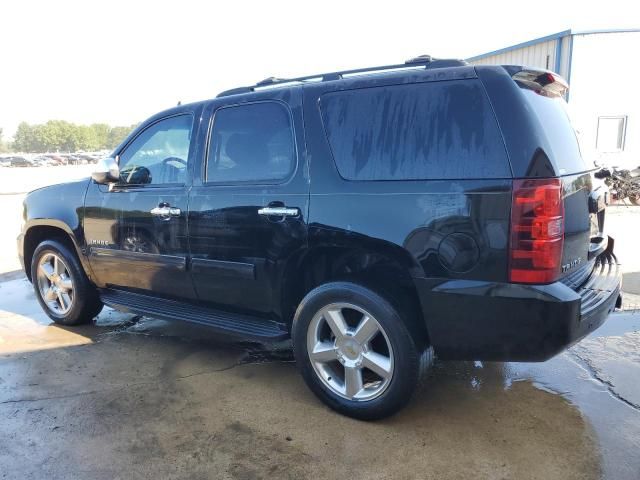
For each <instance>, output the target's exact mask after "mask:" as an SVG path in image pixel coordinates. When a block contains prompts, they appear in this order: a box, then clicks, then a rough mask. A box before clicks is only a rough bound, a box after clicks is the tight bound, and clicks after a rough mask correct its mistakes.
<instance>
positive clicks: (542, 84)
mask: <svg viewBox="0 0 640 480" xmlns="http://www.w3.org/2000/svg"><path fill="white" fill-rule="evenodd" d="M503 67H504V69H505V70H506V71H507V72H508V73H509V75H511V78H513V80H514V81H515V82H516V83H517V84H518V85H519V86H520V87H522V88H527V89H529V90H533V91H535V92H536V93H539V94H540V95H544V96H546V97H562V96H563V95H564V94H565V93H567V91H568V90H569V84H568V83H567V81H566V80H565V79H564V78H562V77H561V76H560V75H558V74H557V73H555V72H552V71H550V70H544V69H536V68H530V67H520V66H514V65H503Z"/></svg>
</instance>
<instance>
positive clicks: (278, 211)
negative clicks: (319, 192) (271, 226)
mask: <svg viewBox="0 0 640 480" xmlns="http://www.w3.org/2000/svg"><path fill="white" fill-rule="evenodd" d="M258 215H265V216H268V217H297V216H298V215H300V209H298V208H288V207H264V208H261V209H260V210H258Z"/></svg>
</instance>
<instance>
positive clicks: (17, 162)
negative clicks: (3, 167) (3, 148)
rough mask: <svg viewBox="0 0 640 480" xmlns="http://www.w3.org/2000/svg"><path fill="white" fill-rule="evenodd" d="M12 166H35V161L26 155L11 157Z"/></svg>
mask: <svg viewBox="0 0 640 480" xmlns="http://www.w3.org/2000/svg"><path fill="white" fill-rule="evenodd" d="M9 161H10V162H11V166H12V167H33V162H31V161H29V160H27V159H26V158H24V157H9Z"/></svg>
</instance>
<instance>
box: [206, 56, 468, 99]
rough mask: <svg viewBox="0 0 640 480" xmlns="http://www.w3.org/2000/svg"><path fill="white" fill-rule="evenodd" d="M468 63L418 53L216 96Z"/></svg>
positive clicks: (273, 80) (270, 81) (272, 79)
mask: <svg viewBox="0 0 640 480" xmlns="http://www.w3.org/2000/svg"><path fill="white" fill-rule="evenodd" d="M463 65H468V63H467V62H466V61H464V60H456V59H437V58H432V57H431V55H420V56H418V57H415V58H411V59H409V60H407V61H406V62H404V63H399V64H396V65H383V66H379V67H368V68H356V69H354V70H342V71H339V72H330V73H321V74H316V75H307V76H304V77H295V78H276V77H269V78H265V79H264V80H262V81H260V82H258V83H256V84H255V85H252V86H250V87H238V88H232V89H231V90H225V91H224V92H221V93H219V94H218V97H226V96H229V95H237V94H240V93H250V92H255V91H259V90H262V89H268V88H277V87H283V86H287V85H296V84H301V83H311V82H329V81H332V80H341V79H343V78H348V77H355V76H358V75H373V74H377V73H384V72H389V71H398V70H408V69H432V68H444V67H460V66H463Z"/></svg>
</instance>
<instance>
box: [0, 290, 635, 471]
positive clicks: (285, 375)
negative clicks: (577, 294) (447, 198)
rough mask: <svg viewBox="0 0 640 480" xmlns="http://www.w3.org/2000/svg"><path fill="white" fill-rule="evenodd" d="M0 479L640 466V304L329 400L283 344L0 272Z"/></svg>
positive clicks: (632, 468) (617, 468)
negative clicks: (57, 312)
mask: <svg viewBox="0 0 640 480" xmlns="http://www.w3.org/2000/svg"><path fill="white" fill-rule="evenodd" d="M0 418H1V419H2V422H1V423H0V467H1V468H0V478H20V479H25V478H38V479H40V478H83V479H113V478H123V479H124V478H127V479H130V478H153V479H156V478H163V479H165V478H195V479H200V478H230V479H253V478H265V477H269V478H291V479H302V478H314V479H315V478H320V479H322V478H327V479H329V478H338V477H339V478H353V479H358V478H373V479H378V478H380V479H381V478H394V479H396V478H398V479H404V478H406V479H409V478H433V479H448V478H452V479H453V478H514V479H540V478H544V479H556V478H558V479H574V478H575V479H578V478H580V479H590V478H594V479H595V478H603V477H604V478H610V479H616V480H618V479H622V480H624V479H634V480H637V479H638V478H640V455H639V454H638V452H640V313H637V312H628V313H623V314H616V315H613V316H612V317H611V318H610V319H609V320H608V322H607V323H606V324H605V325H604V326H603V327H602V328H601V329H599V330H598V331H597V332H595V334H594V335H592V336H591V337H589V338H588V339H586V340H584V341H583V342H581V343H580V344H578V345H577V346H575V347H573V348H572V349H570V350H569V351H568V352H567V353H564V354H562V355H559V356H558V357H556V358H554V359H552V360H550V361H548V362H545V363H540V364H522V363H505V364H502V363H480V362H450V363H436V365H435V366H434V368H433V369H432V370H431V372H430V373H429V375H428V376H427V378H425V380H424V381H423V383H422V385H421V387H420V389H419V391H418V393H417V394H416V395H415V397H414V398H413V400H412V402H411V403H410V405H409V406H408V408H406V409H405V410H403V411H402V412H401V413H400V414H398V415H396V416H394V417H392V418H390V419H387V420H384V421H381V422H375V423H365V422H359V421H355V420H352V419H349V418H345V417H342V416H340V415H337V414H335V413H333V412H332V411H330V410H329V409H327V408H326V407H324V406H323V405H322V404H321V403H320V402H319V401H318V400H316V398H315V397H314V396H313V395H312V394H311V393H310V392H309V391H308V390H307V388H306V387H305V385H304V383H303V381H302V379H301V378H300V376H299V375H298V374H297V372H296V370H295V364H294V363H293V362H292V360H291V356H290V354H289V353H288V352H286V351H279V352H271V351H266V350H264V349H261V348H259V347H257V346H255V345H248V344H238V343H222V342H220V340H219V339H216V338H215V337H214V336H212V334H211V333H210V332H209V331H207V330H206V329H204V328H201V327H195V326H191V325H187V324H182V323H177V322H176V323H172V322H164V321H160V320H155V319H150V318H146V317H136V316H132V315H125V314H120V313H117V312H114V311H113V310H109V309H105V311H104V312H103V313H102V314H101V315H100V317H99V318H98V321H97V322H96V324H95V325H88V326H83V327H78V328H73V329H71V328H61V327H58V326H55V325H53V324H51V322H50V321H49V319H48V317H46V316H45V315H44V313H42V311H41V310H40V307H39V305H38V304H37V302H36V301H35V298H34V296H33V294H32V291H31V289H30V284H29V283H28V282H27V281H26V280H25V279H23V278H20V279H13V280H8V281H4V282H0Z"/></svg>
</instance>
